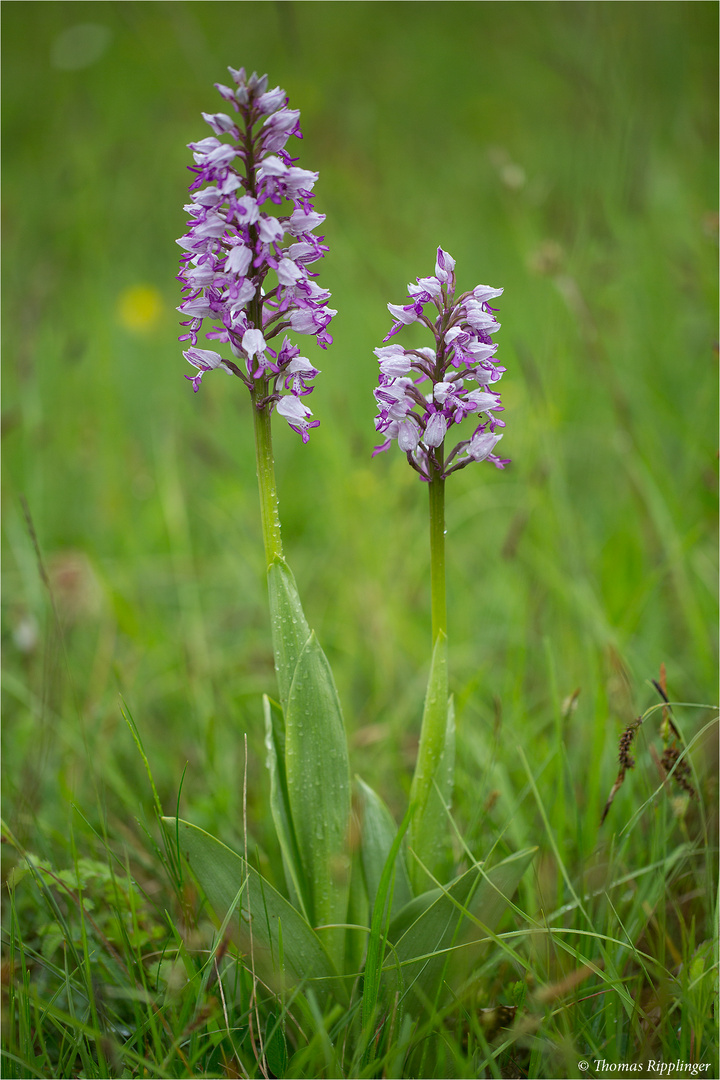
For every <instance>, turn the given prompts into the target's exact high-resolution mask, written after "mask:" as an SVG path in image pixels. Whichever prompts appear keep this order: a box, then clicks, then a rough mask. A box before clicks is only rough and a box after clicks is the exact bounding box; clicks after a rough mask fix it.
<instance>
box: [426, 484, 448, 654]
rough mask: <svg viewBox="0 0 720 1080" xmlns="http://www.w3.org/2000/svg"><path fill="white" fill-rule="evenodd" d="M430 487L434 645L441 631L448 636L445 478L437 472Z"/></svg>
mask: <svg viewBox="0 0 720 1080" xmlns="http://www.w3.org/2000/svg"><path fill="white" fill-rule="evenodd" d="M428 486H429V488H430V596H431V603H432V641H433V647H434V646H435V642H436V641H437V639H438V635H439V634H440V633H443V634H445V636H446V637H447V597H446V594H445V480H444V478H443V477H442V476H441V475H440V473H439V472H436V473H435V474H434V475H433V478H432V480H431V481H430V483H429V485H428Z"/></svg>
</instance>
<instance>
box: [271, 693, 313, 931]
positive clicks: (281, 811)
mask: <svg viewBox="0 0 720 1080" xmlns="http://www.w3.org/2000/svg"><path fill="white" fill-rule="evenodd" d="M263 715H264V718H265V747H266V749H267V767H268V770H269V772H270V810H271V813H272V816H273V822H274V824H275V832H276V834H277V838H278V841H279V843H280V851H281V853H282V860H283V867H284V869H285V880H286V882H287V887H288V893H289V895H290V899H291V900H292V902H293V904H294V905H295V907H297V909H298V910H299V911H300V912H301V914H302V915H304V916H305V918H307V905H308V902H309V897H308V890H307V882H306V880H305V874H304V871H303V866H302V862H301V859H300V853H299V851H298V846H297V838H296V836H295V829H294V828H293V823H292V818H291V816H290V803H289V800H288V790H287V776H286V775H285V720H284V717H283V714H282V709H281V708H280V706H279V705H277V704H276V703H275V702H274V701H271V700H270V698H269V697H268V696H267V694H263Z"/></svg>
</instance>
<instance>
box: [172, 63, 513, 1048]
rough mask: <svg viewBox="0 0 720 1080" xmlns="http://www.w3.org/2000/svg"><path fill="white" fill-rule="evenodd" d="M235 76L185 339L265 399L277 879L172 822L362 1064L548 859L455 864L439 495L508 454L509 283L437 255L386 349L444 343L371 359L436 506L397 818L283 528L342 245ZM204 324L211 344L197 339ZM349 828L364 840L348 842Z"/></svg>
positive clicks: (383, 402)
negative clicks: (335, 257) (349, 1036)
mask: <svg viewBox="0 0 720 1080" xmlns="http://www.w3.org/2000/svg"><path fill="white" fill-rule="evenodd" d="M230 75H231V77H232V81H233V84H234V85H233V86H231V87H228V86H225V85H218V86H217V89H218V90H219V92H220V95H221V97H222V99H223V101H224V102H225V103H226V106H227V107H229V109H230V110H231V111H232V115H231V114H230V113H228V112H217V113H212V114H206V113H204V114H203V116H204V119H205V121H206V122H207V124H208V125H209V127H210V129H211V131H212V134H211V135H209V136H207V137H206V138H204V139H201V140H200V141H198V142H195V143H191V144H190V149H191V150H192V151H193V156H194V160H195V164H194V165H192V166H191V167H190V169H191V172H192V173H193V174H194V178H193V181H192V183H191V185H190V203H189V204H188V206H187V207H186V209H187V212H188V214H189V218H190V220H189V223H188V229H187V232H186V234H185V235H184V236H183V237H182V238H181V239H180V240H179V241H178V243H179V244H180V246H181V247H182V249H183V252H184V254H183V256H182V263H181V270H180V274H179V280H180V281H181V282H182V285H183V290H184V299H183V301H182V303H181V305H180V308H179V310H180V311H181V313H182V314H183V316H185V320H184V322H183V327H184V333H183V335H182V337H181V339H180V340H181V341H183V342H186V343H187V348H186V349H185V353H184V355H185V358H186V359H187V360H188V361H189V363H190V364H191V365H192V367H193V369H194V371H195V374H192V375H188V376H187V378H188V379H190V381H191V382H192V384H193V389H194V390H195V391H198V390H199V388H200V385H201V381H202V379H203V377H204V375H205V374H206V373H207V372H208V371H211V370H217V369H220V370H223V371H225V372H226V373H229V374H232V375H235V376H236V377H237V378H239V379H240V380H241V381H242V382H243V383H244V385H245V386H246V388H247V389H248V391H249V393H250V398H251V408H252V416H253V421H254V426H255V447H256V456H257V474H258V481H259V489H260V507H261V519H262V528H263V539H264V544H265V555H266V562H267V576H268V591H269V602H270V622H271V631H272V641H273V650H274V655H275V667H276V672H277V682H278V700H274V699H272V698H271V697H269V696H266V697H265V698H264V706H263V707H264V720H265V740H266V746H267V765H268V769H269V774H270V791H269V802H270V808H271V812H272V818H273V822H274V826H275V830H276V834H277V839H278V843H279V847H280V851H281V853H282V862H283V867H284V872H285V881H284V883H283V885H282V886H278V885H277V883H276V885H273V884H272V883H271V882H269V881H267V880H266V879H265V878H264V877H263V876H262V875H261V874H260V872H259V870H258V869H257V868H256V867H255V866H254V865H253V864H252V863H251V861H249V860H248V859H247V857H246V853H243V854H240V853H236V852H234V851H232V850H230V848H228V847H226V846H225V845H224V844H222V843H221V842H220V841H219V840H217V839H215V838H214V837H212V836H210V835H208V834H207V833H205V832H203V831H202V830H200V829H198V828H197V827H196V826H194V825H192V824H190V823H188V822H185V821H181V820H179V819H177V818H166V819H164V820H165V823H166V827H167V829H168V833H169V836H170V837H172V838H174V839H175V842H176V844H177V854H178V857H179V858H181V859H183V860H185V861H186V862H187V864H188V865H189V867H190V870H191V871H192V873H193V875H194V877H195V878H196V880H197V881H198V883H199V884H200V886H201V888H202V890H203V892H204V894H205V896H206V898H207V901H208V903H209V906H210V908H211V909H212V910H213V912H214V914H215V916H216V918H217V920H218V922H219V924H220V926H221V936H222V938H223V939H225V938H226V937H227V936H228V935H229V936H230V937H231V938H232V940H233V941H234V942H235V944H236V945H237V947H238V948H239V949H240V950H241V952H242V954H244V955H245V956H246V957H249V958H250V963H251V966H252V968H253V972H254V973H257V974H258V977H261V978H262V979H263V980H264V981H265V982H266V983H267V985H269V986H270V987H271V988H275V989H276V990H278V991H279V989H280V988H283V990H285V989H287V988H289V987H294V992H295V993H296V994H297V993H300V994H304V995H306V996H310V997H312V996H313V995H314V998H315V1000H316V1001H320V1002H329V1001H332V1000H334V1001H335V1002H337V1003H339V1004H340V1005H341V1006H342V1007H343V1008H351V1007H352V1006H353V1003H354V1002H356V1001H357V1002H359V1003H360V1004H359V1012H358V1041H357V1046H358V1048H359V1049H358V1054H359V1060H362V1061H363V1062H364V1063H365V1064H366V1065H367V1063H368V1061H369V1060H370V1059H371V1058H372V1057H373V1056H374V1055H375V1054H376V1053H377V1052H378V1047H379V1045H380V1042H381V1041H382V1039H380V1036H379V1035H378V1018H379V1017H380V1016H382V1015H385V1014H386V1012H387V1009H388V1007H389V1006H388V1003H389V1002H390V1001H391V1000H394V1001H395V1007H394V1011H392V1015H393V1017H395V1020H393V1023H395V1022H397V1019H398V1017H399V1016H400V1017H401V1016H402V1014H403V1013H408V1014H410V1015H418V1014H419V1013H421V1012H423V1011H426V1010H430V1011H432V1009H434V1008H437V1007H439V1005H440V1004H441V1003H442V1002H443V1001H444V1000H445V998H446V996H447V992H448V991H447V986H448V979H449V977H450V972H451V971H452V972H454V974H455V975H456V976H457V977H458V978H461V976H462V965H463V964H464V966H465V969H466V970H469V965H471V964H472V963H473V962H474V961H475V960H476V958H477V949H478V948H479V947H480V945H481V944H482V943H483V942H487V941H488V940H489V937H488V932H490V933H491V932H492V927H493V925H494V924H495V923H496V922H497V920H498V919H499V917H500V915H501V914H502V911H503V909H504V908H505V906H506V904H507V901H508V899H509V898H510V897H511V895H512V893H513V892H514V890H515V888H516V886H517V884H518V882H519V880H520V878H521V876H522V874H523V872H524V871H525V869H526V868H527V866H528V865H529V862H530V860H531V858H532V855H533V852H532V851H524V852H521V853H518V854H517V855H514V856H512V857H511V858H509V859H506V860H505V861H504V862H501V863H499V864H497V865H496V866H494V867H493V868H491V869H486V868H485V866H484V865H483V864H482V863H480V862H477V861H476V860H475V859H474V858H473V857H472V856H471V855H470V853H469V852H467V851H465V852H464V853H463V854H464V858H465V859H466V861H467V862H469V869H466V870H465V871H464V872H462V873H460V874H454V873H453V848H452V844H451V835H452V829H451V817H450V805H451V800H452V789H453V774H454V740H455V728H454V714H453V704H452V698H451V697H450V696H449V693H448V660H447V612H446V594H445V520H444V489H445V481H446V479H447V478H448V477H449V476H451V475H452V474H453V473H454V472H457V471H458V470H459V469H462V468H465V467H466V466H467V465H469V464H471V463H473V462H482V461H487V462H491V463H492V464H493V465H495V466H496V467H498V468H501V469H502V468H503V467H504V466H505V465H507V464H508V462H507V460H505V459H501V458H499V457H498V456H496V453H495V451H496V450H497V446H498V443H499V441H500V439H501V438H502V431H501V429H502V428H503V427H504V423H503V421H502V419H501V418H500V416H499V415H498V414H500V413H501V412H502V404H501V401H500V395H499V393H498V390H497V384H498V382H499V380H500V378H501V376H502V374H503V372H504V370H505V369H504V368H503V367H502V366H501V364H500V363H499V362H498V361H497V359H496V351H497V345H496V344H495V343H494V342H493V335H494V334H496V333H497V331H498V330H499V329H500V324H499V323H498V321H497V318H496V312H495V310H494V309H493V308H492V307H491V306H490V302H491V301H494V300H495V299H496V298H497V297H499V296H500V294H501V293H502V289H495V288H491V287H489V286H484V285H479V286H477V287H476V288H474V289H472V290H471V291H469V292H464V293H461V294H459V295H458V294H457V290H456V282H455V261H454V260H453V259H452V258H451V256H450V255H449V254H448V253H447V252H446V251H443V250H442V249H440V248H439V249H438V251H437V261H436V264H435V272H434V274H433V275H431V276H429V277H424V278H418V279H417V284H415V285H410V286H409V287H408V292H409V297H408V302H407V303H406V304H404V305H395V304H388V308H389V311H390V313H391V315H392V316H393V319H394V323H393V326H392V329H391V330H390V333H389V334H388V335H387V337H386V338H385V341H386V342H387V341H388V340H389V339H390V338H392V337H394V336H395V334H396V333H397V332H398V331H400V330H401V329H402V328H403V327H404V326H406V325H408V324H410V323H419V324H421V325H423V326H424V327H425V328H426V329H427V330H428V331H429V332H430V335H431V336H432V344H429V345H428V346H423V347H421V348H409V347H405V346H403V345H401V344H399V343H398V342H394V343H393V344H389V345H388V344H383V345H382V346H381V347H379V348H378V349H376V350H375V352H376V355H377V357H378V360H379V364H380V372H379V385H378V387H377V388H376V390H375V399H376V402H377V408H378V412H377V416H376V419H375V427H376V429H377V431H378V433H379V434H380V436H381V437H382V438H383V440H384V441H383V442H382V443H381V445H379V446H378V447H377V448H376V450H375V453H379V452H381V451H384V450H387V449H388V448H389V447H390V445H391V444H392V442H393V441H397V443H398V445H399V447H400V449H401V450H402V451H403V452H404V453H405V454H406V455H407V459H408V462H409V464H410V466H411V467H412V468H413V469H414V470H415V471H416V472H417V473H418V474H419V476H420V478H421V480H422V481H423V482H425V483H427V484H428V489H429V505H430V547H431V595H432V645H433V649H432V658H431V664H430V675H429V682H428V688H427V694H426V699H425V706H424V711H423V716H422V724H421V731H420V743H419V748H418V756H417V763H416V767H415V772H414V777H413V781H412V786H411V790H410V800H409V806H408V810H407V813H406V815H405V818H404V820H403V821H402V823H400V825H398V823H397V822H396V821H395V820H394V819H393V817H392V815H391V813H390V811H389V810H388V808H387V806H386V805H385V803H384V802H383V800H382V799H381V797H380V796H379V795H378V794H377V793H376V792H375V791H373V789H372V788H371V787H370V786H369V785H368V784H367V783H365V782H364V781H362V780H360V779H359V778H358V779H356V782H355V785H354V795H355V798H354V801H353V798H352V794H353V788H352V784H351V778H350V765H349V755H348V747H347V739H346V734H345V726H344V722H343V715H342V709H341V706H340V701H339V699H338V694H337V690H336V688H335V683H334V680H333V676H332V672H331V670H330V666H329V664H328V661H327V658H326V657H325V654H324V653H323V651H322V649H321V647H320V645H319V643H318V641H317V638H316V636H315V634H314V632H313V631H312V630H311V629H310V627H309V625H308V623H307V620H306V618H305V615H304V612H303V609H302V606H301V603H300V598H299V596H298V591H297V586H296V584H295V579H294V577H293V575H292V573H291V571H290V569H289V567H288V564H287V562H286V561H285V557H284V553H283V547H282V540H281V532H280V518H279V513H278V500H277V491H276V485H275V478H274V466H273V455H272V433H271V418H272V414H273V413H278V414H279V415H280V416H282V417H283V419H284V420H286V421H287V423H288V424H289V426H290V427H291V428H292V429H293V430H294V431H296V432H297V433H299V434H300V435H301V437H302V440H303V442H307V440H308V438H309V432H310V431H311V429H313V428H315V427H317V426H318V423H319V421H318V420H317V419H314V418H313V416H312V413H311V410H310V408H309V406H308V404H307V399H308V396H309V395H310V394H311V392H312V389H313V380H314V379H315V377H316V376H317V375H318V371H317V370H316V368H315V367H314V366H313V364H312V363H311V361H310V360H309V359H308V358H307V357H304V356H302V355H301V350H300V347H299V346H298V345H296V344H295V343H294V341H293V337H294V336H295V335H298V334H301V335H302V334H306V335H311V336H312V337H314V338H315V339H316V340H317V342H318V344H319V345H320V346H321V347H323V348H325V347H327V346H328V345H330V344H331V343H332V337H331V336H330V334H329V332H328V327H329V324H330V322H331V319H332V317H333V316H334V315H335V314H336V312H335V311H334V310H333V309H332V308H330V307H329V306H328V301H329V299H330V294H329V293H328V292H327V291H326V290H325V289H323V288H322V287H321V286H320V284H319V283H318V281H317V271H316V270H315V269H314V267H315V266H316V264H317V263H318V261H319V260H320V259H321V258H322V257H323V256H324V254H325V253H326V251H327V245H326V244H325V242H324V238H323V237H322V236H318V235H317V230H318V228H319V227H320V226H321V224H322V222H323V221H324V215H323V214H320V213H317V212H316V210H315V208H314V204H313V193H312V192H313V186H314V184H315V182H316V180H317V173H315V172H310V171H308V170H307V169H304V168H300V167H299V166H298V162H297V159H295V158H293V157H291V155H290V153H289V152H288V151H287V149H286V145H287V143H288V141H289V139H290V137H291V136H295V137H297V138H301V137H302V136H301V132H300V127H299V113H298V111H297V110H295V109H291V108H289V107H288V100H287V97H286V95H285V92H284V91H283V90H281V89H280V88H279V87H276V88H274V89H270V90H269V89H268V83H267V76H263V77H262V78H258V76H257V75H256V74H253V75H251V76H250V77H248V76H247V75H246V72H245V70H244V69H242V68H241V69H240V70H238V71H235V70H233V69H230ZM201 332H202V333H203V334H204V336H205V339H206V342H203V344H202V345H199V344H198V342H199V335H200V334H201ZM206 343H207V344H208V345H212V346H213V347H206ZM466 421H467V422H468V423H469V424H471V425H474V428H473V429H472V430H470V431H469V432H468V433H466V437H463V438H460V439H459V441H457V442H456V443H455V445H454V446H452V448H448V443H449V442H451V441H452V438H451V437H452V436H455V435H457V434H458V432H456V431H454V430H453V429H455V428H457V427H459V425H462V424H464V423H465V422H466ZM466 426H467V425H466ZM353 818H355V819H356V828H355V829H351V823H352V820H353ZM351 835H353V836H355V835H357V836H359V841H358V842H357V843H352V844H351V842H350V837H351ZM219 940H220V939H219ZM473 943H474V945H475V948H473V947H472V944H473ZM458 965H460V969H459V972H458V971H457V970H456V969H457V968H458ZM398 1004H399V1005H400V1006H401V1011H400V1013H399V1014H398V1009H397V1006H398ZM383 1038H386V1039H391V1038H392V1032H391V1031H389V1032H386V1033H385V1035H384V1036H383Z"/></svg>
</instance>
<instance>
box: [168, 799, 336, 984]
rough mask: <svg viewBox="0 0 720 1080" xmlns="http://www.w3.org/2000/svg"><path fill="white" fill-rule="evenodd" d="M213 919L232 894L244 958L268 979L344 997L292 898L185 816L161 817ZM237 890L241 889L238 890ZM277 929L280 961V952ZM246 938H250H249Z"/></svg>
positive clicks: (235, 925) (238, 941) (331, 966)
mask: <svg viewBox="0 0 720 1080" xmlns="http://www.w3.org/2000/svg"><path fill="white" fill-rule="evenodd" d="M163 824H164V825H165V827H166V829H167V830H168V834H169V836H170V837H171V839H172V840H173V841H174V839H175V837H176V835H177V838H178V843H179V849H180V855H181V856H182V857H183V858H184V859H185V860H186V862H187V864H188V866H189V867H190V869H191V871H192V873H193V876H194V877H195V878H196V880H197V882H198V884H199V885H200V887H201V888H202V890H203V892H204V893H205V896H206V897H207V901H208V903H209V904H210V907H211V908H212V910H213V912H214V913H215V916H216V917H217V919H218V921H219V922H222V921H223V920H224V919H225V917H226V915H227V913H228V911H229V910H230V908H231V907H232V905H233V904H234V903H236V901H237V899H238V893H239V892H240V899H239V902H238V905H237V906H238V910H237V914H236V915H233V916H232V917H231V920H230V923H229V925H230V926H232V927H233V936H234V940H235V942H236V944H237V945H238V947H239V948H240V949H241V950H242V951H243V952H244V953H245V954H246V956H247V961H246V962H247V963H248V965H250V963H254V964H255V968H256V970H257V971H258V973H262V976H263V978H264V979H266V980H267V981H269V982H271V983H272V984H275V985H277V984H278V983H279V982H280V981H281V979H284V980H285V985H296V984H298V983H302V984H303V985H305V986H306V987H308V988H312V989H313V991H314V992H315V993H316V994H317V995H318V996H319V997H320V998H321V999H324V998H325V997H326V996H327V995H328V994H329V993H331V992H332V993H333V994H334V995H335V996H336V997H337V998H338V999H339V1000H340V1001H345V1000H346V998H347V995H346V992H345V989H344V987H343V985H342V982H341V980H340V979H339V978H338V977H337V970H336V968H335V965H334V964H333V962H332V960H331V959H330V956H329V955H328V952H327V950H326V948H325V946H324V945H323V943H322V942H321V941H320V939H319V937H318V935H317V934H316V933H315V931H314V930H313V929H312V927H311V926H309V925H308V923H307V922H306V920H305V919H304V918H303V917H302V915H301V914H300V913H299V912H298V911H296V910H295V908H294V907H293V906H292V904H290V903H288V901H287V900H286V899H285V898H284V897H283V896H281V895H280V893H279V892H277V890H276V889H274V888H273V887H272V885H270V883H269V882H267V881H266V880H265V879H264V878H263V877H262V875H261V874H259V873H258V871H257V870H255V869H254V867H252V866H250V865H249V863H247V862H246V861H245V859H244V858H243V857H242V856H241V855H238V854H236V852H234V851H232V850H231V849H230V848H229V847H227V846H226V845H225V844H223V843H221V842H220V841H219V840H217V839H216V838H215V837H214V836H210V834H209V833H206V832H204V831H203V830H202V829H198V828H197V827H196V826H195V825H191V824H190V823H189V822H187V821H180V820H177V819H176V818H163ZM241 890H242V891H241ZM280 935H282V967H281V958H280ZM251 938H252V940H251Z"/></svg>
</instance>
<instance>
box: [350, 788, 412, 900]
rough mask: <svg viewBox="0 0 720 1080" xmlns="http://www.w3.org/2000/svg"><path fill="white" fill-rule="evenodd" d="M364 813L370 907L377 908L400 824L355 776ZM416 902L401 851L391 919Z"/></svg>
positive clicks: (362, 830)
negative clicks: (385, 869) (413, 900)
mask: <svg viewBox="0 0 720 1080" xmlns="http://www.w3.org/2000/svg"><path fill="white" fill-rule="evenodd" d="M355 784H356V788H357V792H358V796H359V810H360V815H361V817H360V851H361V857H362V866H363V873H364V875H365V884H366V886H367V894H368V899H369V901H370V908H371V910H372V908H373V907H374V904H375V897H376V896H377V891H378V885H379V884H380V878H381V876H382V872H383V869H384V868H385V863H386V862H387V857H388V855H389V853H390V849H391V847H392V844H393V840H394V839H395V837H396V836H397V831H398V830H397V825H396V824H395V820H394V818H393V816H392V814H391V813H390V811H389V810H388V808H387V806H386V805H385V803H384V802H383V800H382V799H381V798H380V796H379V795H377V794H376V793H375V792H374V791H373V789H372V788H371V787H370V786H369V785H368V784H366V783H365V781H364V780H361V779H360V777H359V776H356V777H355ZM411 900H412V889H411V888H410V880H409V878H408V875H407V868H406V866H405V859H404V858H403V853H402V852H400V853H399V854H398V856H397V858H396V859H395V881H394V885H393V893H392V908H391V913H390V914H391V918H392V916H394V915H397V913H398V912H399V911H400V909H401V908H403V907H404V906H405V905H406V904H408V903H409V902H410V901H411Z"/></svg>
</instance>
